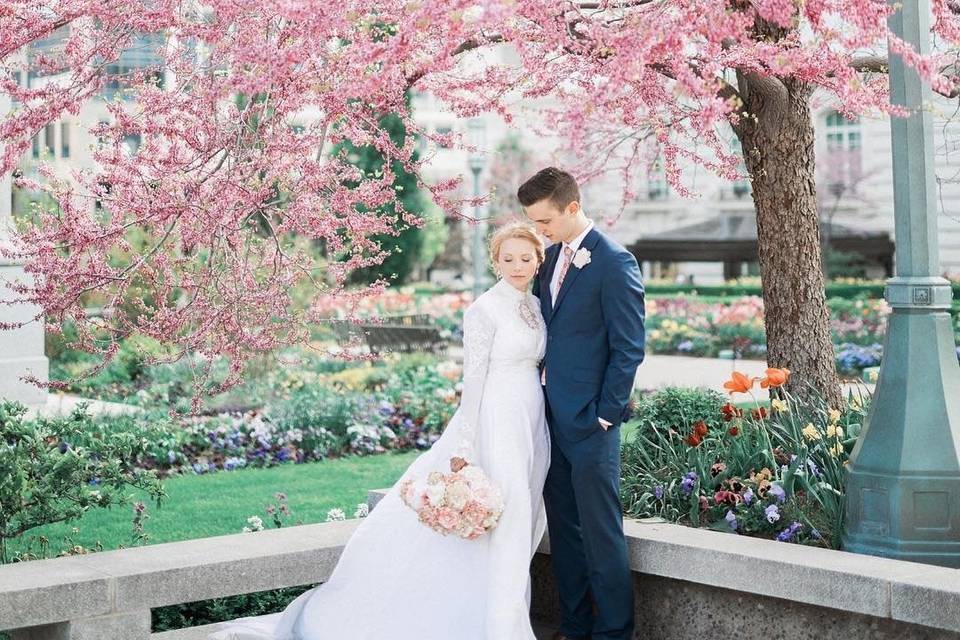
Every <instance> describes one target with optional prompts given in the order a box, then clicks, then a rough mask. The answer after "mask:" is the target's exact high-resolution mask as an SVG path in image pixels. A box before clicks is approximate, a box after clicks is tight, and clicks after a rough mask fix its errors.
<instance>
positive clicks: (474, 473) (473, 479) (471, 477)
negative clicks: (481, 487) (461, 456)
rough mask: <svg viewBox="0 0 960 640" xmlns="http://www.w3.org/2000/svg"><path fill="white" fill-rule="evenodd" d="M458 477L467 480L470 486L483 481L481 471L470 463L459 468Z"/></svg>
mask: <svg viewBox="0 0 960 640" xmlns="http://www.w3.org/2000/svg"><path fill="white" fill-rule="evenodd" d="M460 477H461V478H463V479H464V480H466V481H467V482H469V483H470V485H471V486H476V485H478V484H480V483H481V482H483V471H481V470H480V467H477V466H475V465H470V466H468V467H465V468H463V469H461V470H460Z"/></svg>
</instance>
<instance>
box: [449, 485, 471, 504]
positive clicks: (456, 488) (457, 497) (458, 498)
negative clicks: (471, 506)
mask: <svg viewBox="0 0 960 640" xmlns="http://www.w3.org/2000/svg"><path fill="white" fill-rule="evenodd" d="M469 499H470V488H469V487H467V485H466V483H465V482H455V483H453V484H452V485H450V490H449V491H447V502H448V503H449V504H450V506H451V507H453V508H454V509H456V510H457V511H459V510H460V509H463V508H464V507H465V506H467V500H469Z"/></svg>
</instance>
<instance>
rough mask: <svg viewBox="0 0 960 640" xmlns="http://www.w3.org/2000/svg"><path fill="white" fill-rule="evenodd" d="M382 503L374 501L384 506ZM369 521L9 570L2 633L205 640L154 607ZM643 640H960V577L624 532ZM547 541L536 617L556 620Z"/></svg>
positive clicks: (637, 529)
mask: <svg viewBox="0 0 960 640" xmlns="http://www.w3.org/2000/svg"><path fill="white" fill-rule="evenodd" d="M382 495H383V492H381V491H377V492H371V494H370V500H369V502H370V504H371V506H373V505H375V504H376V502H377V501H378V500H379V499H380V498H381V497H382ZM358 523H359V521H355V520H354V521H350V520H348V521H346V522H332V523H325V524H315V525H304V526H300V527H292V528H284V529H276V530H268V531H262V532H258V533H255V534H249V533H247V534H237V535H230V536H220V537H216V538H205V539H200V540H190V541H185V542H174V543H168V544H158V545H152V546H147V547H139V548H134V549H124V550H119V551H108V552H102V553H96V554H91V555H86V556H74V557H69V558H58V559H54V560H40V561H34V562H26V563H22V564H12V565H6V566H2V567H0V630H7V631H8V632H10V633H11V635H12V637H13V639H14V640H39V639H41V638H42V639H44V640H48V639H49V640H148V639H150V638H153V640H200V639H202V638H204V637H205V635H206V633H207V631H209V627H198V628H195V629H186V630H180V631H170V632H165V633H156V634H153V635H151V633H150V628H149V627H150V609H151V608H154V607H161V606H166V605H171V604H177V603H183V602H193V601H196V600H203V599H207V598H216V597H224V596H229V595H235V594H239V593H251V592H255V591H262V590H267V589H277V588H281V587H289V586H295V585H303V584H312V583H316V582H323V581H324V580H325V579H326V578H327V577H329V575H330V572H331V570H332V569H333V567H334V566H335V564H336V561H337V558H338V557H339V555H340V552H341V551H342V549H343V545H344V544H345V543H346V541H347V539H348V538H349V537H350V535H351V534H352V533H353V531H354V529H355V528H356V526H357V525H358ZM624 528H625V533H626V536H627V541H628V544H629V549H630V563H631V567H632V569H633V571H634V576H635V586H636V592H637V623H638V624H637V637H638V638H656V639H658V640H660V639H662V640H672V639H677V640H679V639H681V638H693V637H721V636H726V635H729V636H735V637H744V638H754V637H756V638H759V637H777V638H809V637H817V638H823V639H825V640H829V639H833V638H857V639H860V638H871V639H881V640H883V639H887V638H889V639H891V640H893V639H894V638H897V639H900V638H929V639H934V638H936V639H940V638H943V639H960V570H956V569H947V568H942V567H936V566H929V565H923V564H916V563H910V562H902V561H898V560H888V559H884V558H876V557H871V556H861V555H855V554H851V553H845V552H840V551H830V550H826V549H815V548H810V547H804V546H799V545H792V544H786V543H779V542H772V541H768V540H759V539H755V538H747V537H744V536H736V535H731V534H727V533H720V532H714V531H706V530H702V529H691V528H688V527H682V526H677V525H671V524H667V523H662V522H640V521H636V520H627V521H625V523H624ZM547 554H549V545H548V544H547V541H546V540H544V541H543V543H541V547H540V553H538V554H537V557H536V558H535V559H534V562H533V566H532V572H533V580H534V596H533V607H532V610H533V615H534V617H535V618H537V619H545V620H555V619H556V617H557V611H556V608H555V607H556V596H555V593H554V591H553V583H552V579H551V577H550V572H549V558H548V557H547Z"/></svg>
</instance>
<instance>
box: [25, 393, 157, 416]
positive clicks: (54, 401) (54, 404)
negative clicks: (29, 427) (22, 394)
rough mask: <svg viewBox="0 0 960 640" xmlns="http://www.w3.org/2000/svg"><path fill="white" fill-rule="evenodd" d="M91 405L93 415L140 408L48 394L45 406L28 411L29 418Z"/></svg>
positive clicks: (60, 413)
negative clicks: (81, 404)
mask: <svg viewBox="0 0 960 640" xmlns="http://www.w3.org/2000/svg"><path fill="white" fill-rule="evenodd" d="M81 402H83V403H86V404H88V405H89V407H88V412H89V413H90V414H91V415H110V416H115V415H120V414H122V413H136V412H138V411H139V410H140V409H139V408H137V407H135V406H133V405H129V404H122V403H119V402H104V401H102V400H92V399H90V398H82V397H80V396H72V395H69V394H66V393H49V394H47V403H46V404H45V405H43V406H40V407H37V406H32V407H30V408H29V410H28V411H27V418H28V419H33V418H35V417H36V416H37V415H42V416H44V417H47V418H51V417H55V416H64V415H67V414H69V413H70V412H71V411H73V410H74V409H75V408H76V407H78V406H79V405H80V403H81Z"/></svg>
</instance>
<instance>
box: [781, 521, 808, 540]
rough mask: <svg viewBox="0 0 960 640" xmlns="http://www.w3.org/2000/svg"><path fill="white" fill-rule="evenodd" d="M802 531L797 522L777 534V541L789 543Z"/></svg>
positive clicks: (801, 526)
mask: <svg viewBox="0 0 960 640" xmlns="http://www.w3.org/2000/svg"><path fill="white" fill-rule="evenodd" d="M801 529H803V525H802V524H800V523H799V522H794V523H792V524H791V525H790V526H789V527H787V528H786V529H784V530H783V531H781V532H780V533H778V534H777V540H779V541H780V542H790V541H791V540H793V538H794V537H795V536H796V535H797V534H798V533H799V532H800V530H801Z"/></svg>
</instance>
